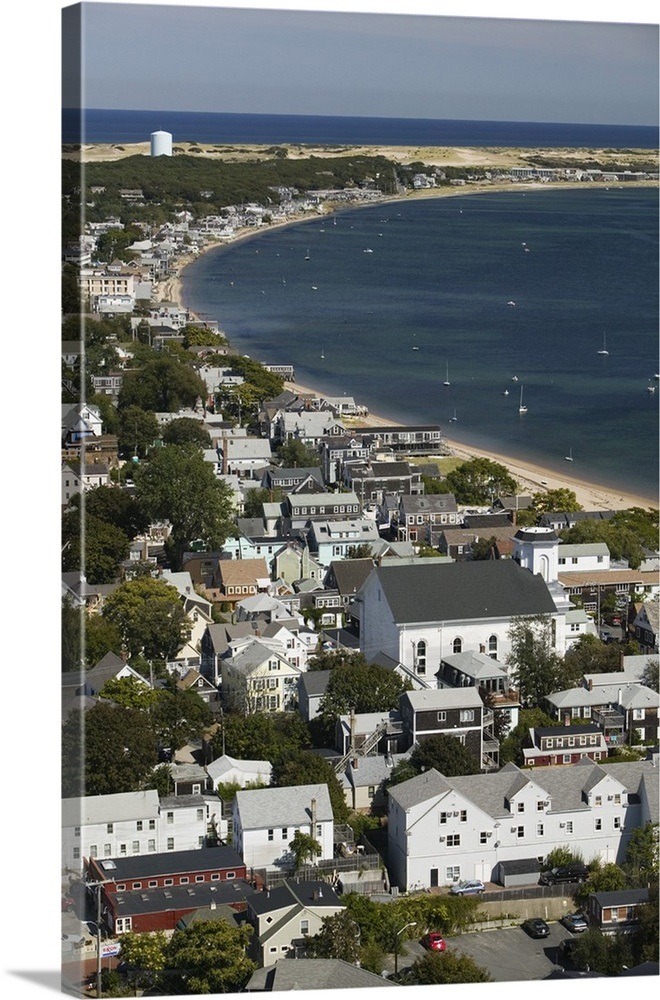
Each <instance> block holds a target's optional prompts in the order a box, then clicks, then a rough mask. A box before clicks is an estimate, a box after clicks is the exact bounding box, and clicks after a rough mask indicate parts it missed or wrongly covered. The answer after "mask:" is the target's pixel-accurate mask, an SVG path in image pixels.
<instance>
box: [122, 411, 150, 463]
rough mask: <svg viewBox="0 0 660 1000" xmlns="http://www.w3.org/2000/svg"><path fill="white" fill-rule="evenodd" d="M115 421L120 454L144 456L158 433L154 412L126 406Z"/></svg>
mask: <svg viewBox="0 0 660 1000" xmlns="http://www.w3.org/2000/svg"><path fill="white" fill-rule="evenodd" d="M117 423H118V426H117V439H118V445H119V450H120V452H121V453H122V455H124V456H126V457H129V456H130V457H131V458H133V456H134V455H137V456H138V458H144V457H145V455H146V454H147V452H148V450H149V449H150V448H151V447H153V445H154V443H155V442H156V441H157V439H158V435H159V433H160V430H159V427H158V421H157V420H156V417H155V416H154V414H153V413H151V411H148V410H143V409H142V407H140V406H127V407H125V409H123V410H120V411H119V414H118V417H117Z"/></svg>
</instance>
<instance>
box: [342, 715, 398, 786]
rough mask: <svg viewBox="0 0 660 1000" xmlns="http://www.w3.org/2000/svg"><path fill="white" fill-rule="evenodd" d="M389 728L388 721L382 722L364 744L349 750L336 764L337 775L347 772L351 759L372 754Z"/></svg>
mask: <svg viewBox="0 0 660 1000" xmlns="http://www.w3.org/2000/svg"><path fill="white" fill-rule="evenodd" d="M387 727H388V722H387V721H385V722H381V723H380V724H379V725H378V726H377V727H376V729H375V730H374V731H373V733H371V735H370V736H367V738H366V740H365V741H364V743H362V744H361V745H360V746H359V747H351V748H349V749H348V750H347V752H346V753H345V754H344V756H343V757H342V758H341V759H340V760H338V761H337V763H336V764H335V774H343V773H344V772H345V770H346V765H347V764H348V762H349V760H350V759H351V757H366V756H367V754H369V753H371V751H372V750H373V749H374V748H375V747H377V746H378V741H379V740H380V738H381V736H382V735H383V733H384V732H386V731H387Z"/></svg>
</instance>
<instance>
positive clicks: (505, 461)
mask: <svg viewBox="0 0 660 1000" xmlns="http://www.w3.org/2000/svg"><path fill="white" fill-rule="evenodd" d="M639 186H642V184H640V185H639ZM643 186H645V187H647V186H654V187H656V186H657V183H656V182H652V183H651V184H644V185H643ZM520 187H524V189H526V190H530V189H533V190H548V189H550V190H557V189H560V190H562V189H564V190H565V189H568V188H580V189H584V182H576V183H572V182H558V183H533V182H532V183H525V184H524V185H522V184H521V185H520ZM512 188H513V189H514V190H515V189H516V188H518V185H515V186H513V185H511V184H508V183H507V184H498V185H494V184H490V185H479V186H477V185H476V184H475V185H469V186H468V185H465V186H462V187H456V188H449V189H438V188H431V189H426V190H424V191H421V192H415V193H414V194H408V195H407V196H391V197H386V198H383V199H382V200H381V201H379V204H380V203H394V202H403V201H407V200H410V199H411V198H412V199H414V200H418V199H419V198H424V199H425V198H443V197H452V196H454V197H456V196H466V195H476V194H487V193H495V192H500V191H510V190H512ZM367 207H373V203H371V202H370V203H368V204H365V205H359V204H357V205H353V204H352V205H350V206H344V205H342V206H341V207H340V208H338V209H337V210H338V211H353V210H355V209H360V208H367ZM325 214H328V212H323V213H303V214H301V215H299V216H296V217H295V218H290V219H286V220H284V221H282V222H276V223H272V224H271V225H269V226H268V227H267V228H264V227H259V228H258V229H250V230H247V231H245V232H239V233H237V234H236V235H235V236H233V237H231V238H229V239H227V240H226V241H217V242H214V243H212V244H210V245H209V246H207V247H204V249H203V250H202V251H201V252H200V253H198V254H196V255H194V256H193V255H191V256H190V257H188V258H182V259H181V260H180V263H179V268H178V270H177V272H176V274H175V275H174V276H173V277H172V278H169V279H166V280H165V281H164V282H163V283H162V286H161V285H159V286H158V288H157V294H156V299H157V301H173V302H176V303H177V304H178V305H180V306H181V307H182V308H184V309H185V308H187V309H188V312H189V315H190V316H191V317H193V318H200V317H199V316H198V315H197V314H196V313H195V311H194V310H192V309H189V308H188V307H187V306H186V304H185V302H184V300H183V285H182V281H181V273H182V271H183V270H184V269H185V267H187V266H189V264H191V263H193V261H194V260H198V259H199V258H200V256H201V255H202V254H206V253H208V252H209V251H210V250H213V249H217V248H219V247H230V246H232V245H233V244H234V243H236V242H239V241H244V240H247V239H250V238H252V237H255V236H259V235H264V233H266V232H272V231H273V230H274V229H279V228H285V227H287V226H291V225H298V224H300V223H303V222H307V221H309V222H311V221H313V220H314V219H315V218H319V217H322V216H323V215H325ZM216 319H217V320H218V327H219V329H221V326H220V320H219V318H218V317H216ZM285 385H286V387H287V388H289V389H291V390H292V391H294V392H298V393H301V394H305V395H323V393H321V392H319V390H316V389H314V388H312V387H308V386H304V385H301V384H300V383H298V382H287V383H285ZM358 402H359V401H358ZM360 424H361V425H362V426H367V425H369V426H377V425H380V426H397V425H399V426H400V423H399V421H396V420H389V419H387V418H386V417H383V416H376V415H375V414H373V413H371V414H370V415H369V417H368V418H367V419H366V420H365V421H354V422H353V421H352V422H351V424H350V426H351V427H352V428H355V429H356V430H358V429H359V426H360ZM443 437H444V440H445V442H446V445H447V447H448V449H449V451H450V454H451V455H452V456H455V457H458V458H464V459H466V460H469V459H471V458H475V457H483V458H490V459H491V460H493V461H496V462H499V463H501V464H502V465H505V466H506V468H507V469H508V470H509V471H510V473H511V475H512V476H513V477H514V478H515V479H516V480H517V481H518V483H519V485H520V486H521V487H522V489H523V491H525V492H530V493H536V492H541V491H544V490H555V489H561V488H569V489H572V490H573V491H574V492H575V494H576V497H577V500H578V503H580V505H581V506H582V507H583V509H585V510H621V509H626V508H629V507H642V508H653V509H657V508H658V506H659V502H658V497H657V496H654V497H653V498H651V497H646V496H641V495H639V494H635V493H630V492H627V491H624V492H623V494H622V493H621V491H620V489H618V488H616V487H611V486H604V485H599V484H596V483H593V482H591V481H590V480H585V479H580V478H578V477H575V476H570V475H560V474H559V473H555V472H552V471H549V470H548V469H547V468H545V467H544V466H542V465H538V464H535V463H533V462H529V461H528V460H526V459H525V460H522V459H516V458H512V457H510V456H508V455H505V454H501V453H498V452H494V451H490V450H486V449H483V448H479V447H477V446H473V445H470V444H463V443H460V442H457V441H454V440H452V439H451V438H449V437H447V436H446V435H445V434H444V432H443Z"/></svg>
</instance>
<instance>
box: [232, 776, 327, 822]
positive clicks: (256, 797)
mask: <svg viewBox="0 0 660 1000" xmlns="http://www.w3.org/2000/svg"><path fill="white" fill-rule="evenodd" d="M312 800H316V818H317V821H318V822H319V823H323V822H327V821H332V819H333V813H332V804H331V802H330V793H329V792H328V786H327V785H325V784H323V785H290V786H288V787H286V788H252V789H249V790H248V791H241V792H236V799H235V807H236V809H237V811H238V813H239V815H240V819H241V826H242V828H243V830H263V829H266V828H268V827H270V826H273V827H276V826H291V827H294V826H301V827H302V826H307V825H309V823H310V822H311V819H312Z"/></svg>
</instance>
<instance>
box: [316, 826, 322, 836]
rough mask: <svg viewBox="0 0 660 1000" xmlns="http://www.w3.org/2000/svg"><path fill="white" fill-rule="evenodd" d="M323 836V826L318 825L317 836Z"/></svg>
mask: <svg viewBox="0 0 660 1000" xmlns="http://www.w3.org/2000/svg"><path fill="white" fill-rule="evenodd" d="M322 834H323V827H322V826H321V824H320V823H317V824H316V836H317V837H320V836H322Z"/></svg>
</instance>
